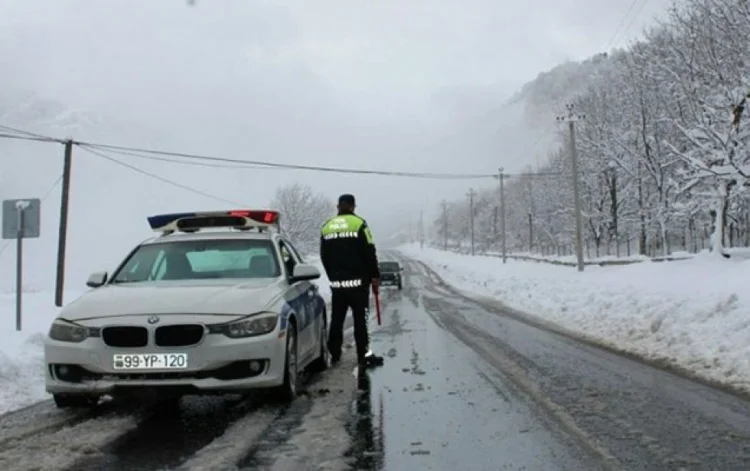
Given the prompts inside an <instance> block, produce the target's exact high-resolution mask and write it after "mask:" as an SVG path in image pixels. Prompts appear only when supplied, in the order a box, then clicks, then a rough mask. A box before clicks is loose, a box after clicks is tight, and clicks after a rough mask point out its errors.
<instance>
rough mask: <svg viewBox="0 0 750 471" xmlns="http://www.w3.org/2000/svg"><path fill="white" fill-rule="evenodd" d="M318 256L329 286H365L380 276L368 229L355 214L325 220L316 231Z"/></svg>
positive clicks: (375, 252) (374, 249)
mask: <svg viewBox="0 0 750 471" xmlns="http://www.w3.org/2000/svg"><path fill="white" fill-rule="evenodd" d="M320 260H321V262H322V263H323V268H325V271H326V274H327V275H328V279H329V280H330V281H331V287H332V288H347V287H357V286H366V285H369V284H370V282H371V281H372V279H373V278H380V271H379V269H378V256H377V250H376V248H375V243H374V242H373V239H372V233H371V232H370V228H369V227H368V226H367V222H366V221H365V220H364V219H362V218H361V217H359V216H357V215H356V214H340V215H338V216H335V217H333V218H331V219H329V220H328V221H326V223H325V224H324V225H323V227H322V228H321V231H320Z"/></svg>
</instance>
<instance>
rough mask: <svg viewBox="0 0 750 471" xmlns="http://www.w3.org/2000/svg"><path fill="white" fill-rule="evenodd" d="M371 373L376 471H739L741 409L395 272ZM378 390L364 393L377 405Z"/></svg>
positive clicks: (431, 276) (746, 442)
mask: <svg viewBox="0 0 750 471" xmlns="http://www.w3.org/2000/svg"><path fill="white" fill-rule="evenodd" d="M405 265H406V267H407V272H406V279H407V281H406V286H405V288H404V291H403V292H402V294H398V293H396V294H394V295H392V297H391V298H390V299H386V301H385V303H384V304H385V305H386V306H387V309H386V313H385V314H384V326H383V328H382V329H381V330H380V331H378V332H377V334H375V336H374V341H375V342H376V343H375V345H376V347H375V348H377V349H379V350H380V351H383V352H390V354H391V356H392V357H393V358H391V359H390V360H389V362H388V363H387V365H386V367H384V368H382V369H381V370H378V371H376V372H374V373H373V374H372V378H373V391H378V390H381V391H385V393H386V394H385V397H386V400H385V405H384V407H385V417H386V420H385V427H384V428H385V444H384V450H385V457H384V463H385V468H386V469H393V470H395V469H450V468H461V469H477V470H479V469H540V470H541V469H637V470H692V469H720V470H744V469H750V403H748V402H747V401H745V400H743V399H740V398H738V397H735V396H733V395H731V394H728V393H725V392H722V391H718V390H715V389H712V388H709V387H706V386H703V385H700V384H696V383H694V382H691V381H689V380H686V379H684V378H681V377H678V376H675V375H673V374H670V373H666V372H663V371H661V370H657V369H655V368H652V367H650V366H646V365H643V364H641V363H638V362H635V361H633V360H630V359H626V358H623V357H620V356H618V355H614V354H612V353H609V352H606V351H604V350H601V349H598V348H594V347H591V346H587V345H584V344H581V343H580V342H577V341H575V340H572V339H569V338H567V337H563V336H561V335H558V334H554V333H550V332H548V331H546V330H543V329H540V328H538V327H534V326H531V325H528V324H526V323H523V322H520V321H519V320H517V319H515V318H514V317H513V315H510V313H508V312H507V311H506V310H504V308H503V307H502V306H499V305H498V304H490V303H488V302H487V301H484V300H481V301H475V300H470V299H467V298H466V297H464V296H463V295H462V294H461V293H458V292H456V291H455V290H454V289H453V288H451V287H449V286H447V285H445V284H444V283H443V282H442V280H440V278H439V277H438V276H437V275H436V274H435V273H433V272H431V271H430V270H428V269H427V268H426V267H425V266H424V265H422V264H421V263H419V262H414V261H405ZM376 393H377V392H374V394H376Z"/></svg>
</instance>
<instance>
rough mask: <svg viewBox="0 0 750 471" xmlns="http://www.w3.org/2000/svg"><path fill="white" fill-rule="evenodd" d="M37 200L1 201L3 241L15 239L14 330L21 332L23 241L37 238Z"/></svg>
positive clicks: (38, 201) (38, 202) (38, 213)
mask: <svg viewBox="0 0 750 471" xmlns="http://www.w3.org/2000/svg"><path fill="white" fill-rule="evenodd" d="M41 206H42V204H41V201H40V200H39V198H28V199H21V200H5V201H3V239H16V330H21V299H22V296H23V240H24V239H28V238H36V237H39V226H40V224H39V222H40V221H39V220H40V219H41V218H40V208H41Z"/></svg>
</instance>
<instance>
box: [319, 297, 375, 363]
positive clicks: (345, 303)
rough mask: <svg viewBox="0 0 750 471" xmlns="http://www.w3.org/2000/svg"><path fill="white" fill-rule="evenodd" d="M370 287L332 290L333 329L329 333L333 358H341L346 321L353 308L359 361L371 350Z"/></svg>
mask: <svg viewBox="0 0 750 471" xmlns="http://www.w3.org/2000/svg"><path fill="white" fill-rule="evenodd" d="M369 288H370V286H369V285H365V286H358V287H356V288H332V289H331V327H330V330H329V331H328V351H329V352H330V353H331V356H332V357H333V358H341V346H342V344H343V342H344V321H345V320H346V312H347V311H348V310H349V308H351V310H352V320H353V321H354V341H355V342H356V344H357V359H358V360H360V361H362V360H364V358H365V355H366V354H367V352H368V351H369V350H370V333H369V332H368V325H367V324H368V320H369V319H368V316H369V310H370V309H369V308H370V289H369Z"/></svg>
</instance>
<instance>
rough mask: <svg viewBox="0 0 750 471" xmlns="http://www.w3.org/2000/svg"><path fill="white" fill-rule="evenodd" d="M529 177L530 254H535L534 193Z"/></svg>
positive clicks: (530, 177)
mask: <svg viewBox="0 0 750 471" xmlns="http://www.w3.org/2000/svg"><path fill="white" fill-rule="evenodd" d="M533 178H534V177H532V176H529V253H534V193H533V192H532V180H533Z"/></svg>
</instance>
